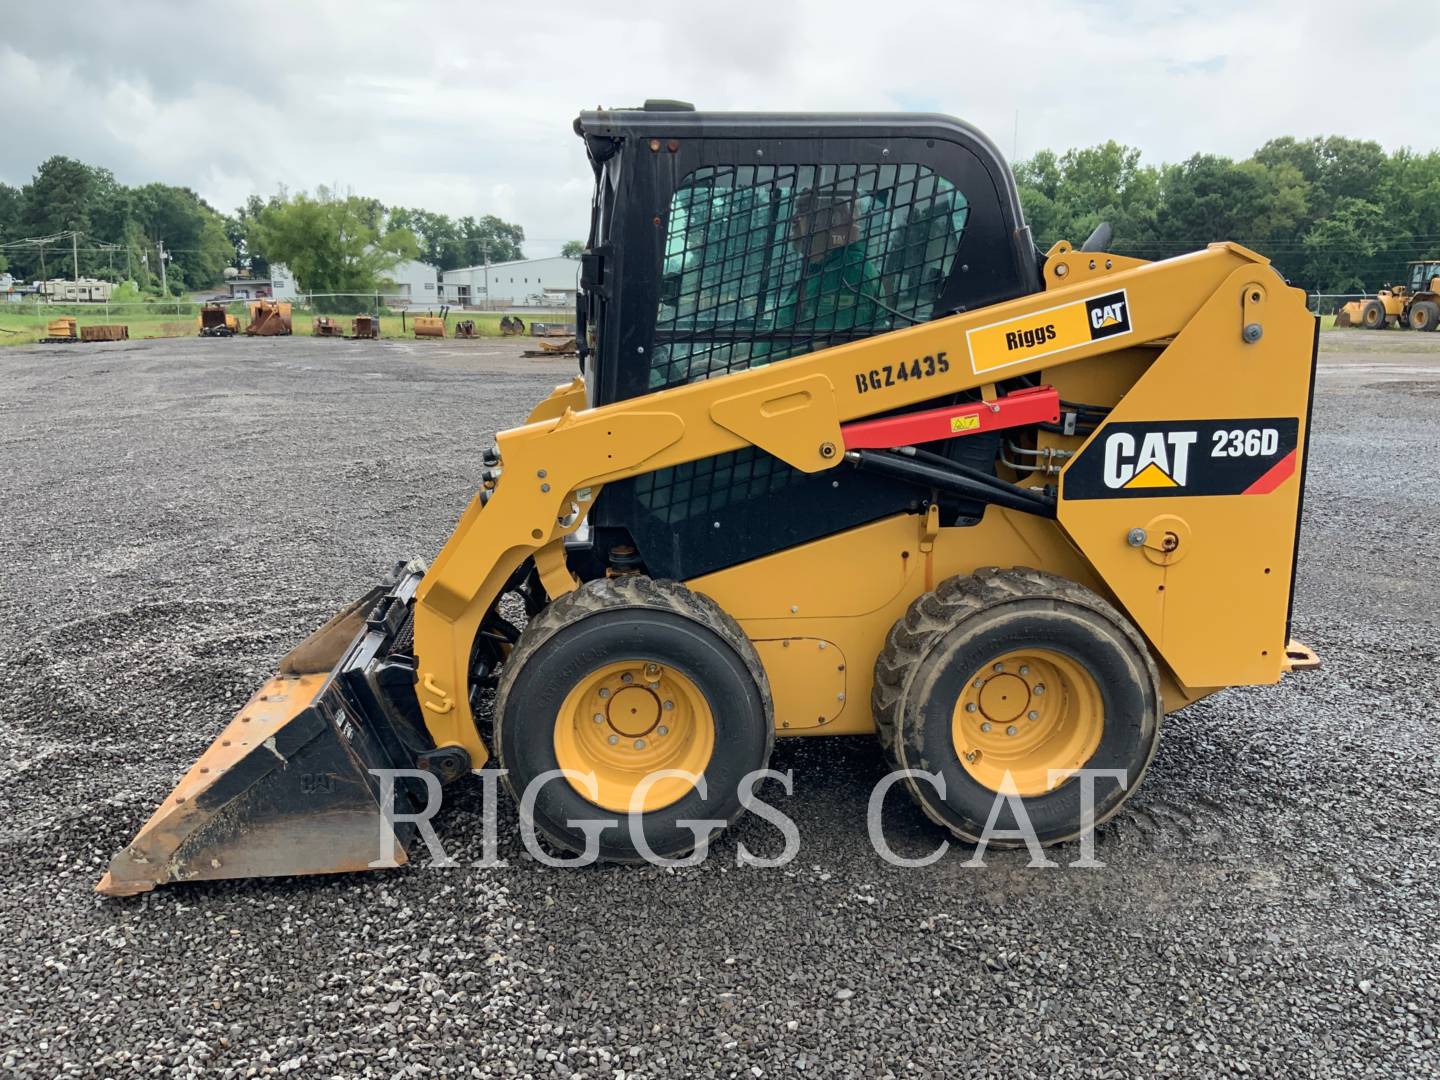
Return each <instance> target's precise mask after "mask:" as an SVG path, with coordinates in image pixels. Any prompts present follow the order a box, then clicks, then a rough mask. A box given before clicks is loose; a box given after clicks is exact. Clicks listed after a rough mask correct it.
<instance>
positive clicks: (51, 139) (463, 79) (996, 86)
mask: <svg viewBox="0 0 1440 1080" xmlns="http://www.w3.org/2000/svg"><path fill="white" fill-rule="evenodd" d="M6 6H7V8H8V10H7V12H6V14H5V18H4V32H3V33H0V88H3V104H0V116H3V121H0V130H3V131H4V137H3V138H0V180H5V181H8V182H9V183H12V184H19V183H23V182H25V181H26V180H28V179H29V177H30V175H31V173H32V172H33V170H34V167H35V165H36V164H37V163H38V162H39V161H41V160H43V159H44V158H46V157H48V156H49V155H51V154H69V155H71V156H73V157H78V158H81V159H82V160H84V161H87V162H90V163H93V164H99V165H104V166H107V167H109V168H110V169H112V170H113V171H114V172H115V174H116V176H117V177H118V178H119V179H120V180H122V181H123V182H125V183H131V184H134V183H143V182H146V181H149V180H163V181H166V182H168V183H173V184H183V185H188V186H190V187H193V188H194V189H196V190H197V191H198V192H199V193H200V194H201V195H202V196H203V197H204V198H206V199H207V200H209V201H210V202H211V203H212V204H214V205H215V206H216V207H217V208H220V209H224V210H229V209H231V208H233V207H234V206H236V205H238V204H239V203H240V202H242V201H243V200H244V198H245V197H246V196H247V195H249V194H251V193H260V194H262V195H268V194H269V193H271V192H273V191H275V190H276V189H277V187H279V186H280V185H284V186H285V187H287V188H289V189H291V190H297V189H311V188H314V187H315V186H316V185H319V184H327V185H330V186H332V187H338V188H339V189H341V190H345V189H350V190H353V191H354V192H356V193H357V194H365V195H373V196H375V197H377V198H379V199H381V200H383V201H384V202H386V203H389V204H398V205H407V206H424V207H427V208H430V209H434V210H441V211H444V212H447V213H450V214H453V215H457V216H458V215H463V214H476V215H478V214H483V213H494V214H498V215H500V216H501V217H503V218H506V219H508V220H512V221H517V222H519V223H520V224H521V225H523V226H524V227H525V231H526V234H527V236H529V237H530V238H531V239H530V241H529V242H528V243H527V244H526V253H527V254H528V255H532V256H534V255H546V254H553V253H554V252H555V251H557V250H558V249H559V246H560V244H561V243H562V242H563V241H565V240H567V239H572V238H576V239H578V238H580V237H582V236H583V234H584V232H585V225H586V221H587V219H588V195H589V187H590V177H589V172H588V169H587V166H586V164H585V159H584V154H583V152H582V149H581V144H580V141H579V140H578V139H577V138H575V136H574V135H573V134H572V133H571V130H570V121H571V119H572V118H573V117H574V115H575V113H576V112H577V111H578V110H579V109H580V108H589V107H593V106H596V105H601V104H603V105H606V106H620V105H629V104H638V103H639V102H641V101H642V100H644V99H645V98H646V97H672V98H682V99H685V100H688V101H693V102H695V103H696V104H698V105H700V106H701V107H704V108H752V109H792V110H825V109H838V110H846V111H850V110H889V109H902V110H927V111H928V110H935V111H942V112H948V113H952V114H954V115H957V116H961V117H964V118H965V119H967V120H970V121H971V122H973V123H976V124H978V125H979V126H980V127H981V128H983V129H985V130H987V131H988V132H989V133H990V134H991V136H992V137H993V138H994V140H995V141H996V143H998V144H999V145H1000V147H1001V148H1002V149H1003V150H1004V151H1005V152H1006V153H1007V154H1010V153H1012V151H1015V152H1018V154H1019V155H1020V156H1021V157H1024V156H1027V155H1029V154H1031V153H1033V152H1034V151H1035V150H1037V149H1039V148H1041V147H1052V148H1055V149H1064V148H1066V147H1069V146H1076V145H1086V144H1091V143H1095V142H1099V141H1103V140H1105V139H1107V138H1115V139H1119V140H1121V141H1123V142H1126V143H1130V144H1132V145H1135V146H1139V147H1140V148H1141V149H1142V150H1143V151H1144V153H1145V156H1146V159H1147V160H1149V161H1153V162H1159V161H1164V160H1176V159H1180V158H1184V157H1187V156H1188V155H1190V154H1191V153H1194V152H1196V151H1211V152H1217V153H1224V154H1230V155H1234V156H1240V157H1243V156H1244V155H1246V154H1247V153H1249V152H1250V151H1251V150H1252V149H1254V148H1255V147H1256V146H1258V145H1259V144H1260V143H1262V142H1264V141H1265V140H1266V139H1267V138H1270V137H1272V136H1274V135H1280V134H1287V133H1292V134H1296V135H1310V134H1318V133H1340V134H1345V135H1354V136H1365V137H1369V138H1373V139H1377V140H1379V141H1380V142H1381V143H1382V144H1384V145H1385V146H1386V147H1389V148H1394V147H1398V146H1403V145H1411V146H1415V147H1417V148H1423V149H1431V148H1433V147H1434V146H1435V145H1437V143H1440V129H1437V127H1436V126H1435V124H1434V123H1433V120H1432V118H1430V117H1429V116H1428V115H1426V114H1425V113H1424V112H1423V109H1422V108H1421V107H1418V106H1417V107H1408V108H1407V107H1404V103H1405V102H1410V103H1417V102H1420V101H1424V100H1427V99H1429V98H1433V96H1434V92H1435V90H1436V87H1437V85H1440V84H1437V78H1436V73H1437V71H1440V28H1437V27H1440V22H1437V21H1436V20H1433V19H1432V20H1416V19H1414V18H1413V12H1414V11H1415V10H1416V6H1415V5H1414V4H1413V3H1369V4H1359V5H1357V4H1354V3H1331V2H1328V0H1318V2H1310V3H1295V2H1293V0H1292V2H1288V3H1265V2H1261V0H1249V2H1242V3H1231V2H1229V0H1209V2H1194V3H1188V2H1187V3H1167V2H1163V0H1146V2H1130V0H1120V2H1098V0H1068V2H1060V0H1052V2H1049V3H1030V2H1026V0H1010V2H1008V3H1000V4H997V3H994V2H993V0H992V2H987V3H971V2H967V0H942V2H939V3H936V2H934V0H931V2H929V3H923V4H913V5H912V4H909V3H907V2H904V0H884V2H879V0H863V2H855V0H830V2H828V3H826V2H809V0H806V2H794V3H791V2H787V0H768V2H764V3H752V2H750V0H728V2H726V3H710V4H704V5H699V4H696V5H685V4H681V3H675V2H673V0H670V2H664V3H647V2H637V3H629V4H621V5H615V4H608V3H592V4H572V3H570V2H568V0H541V2H539V3H530V4H522V3H515V2H513V0H512V2H509V3H496V2H494V0H484V2H478V3H477V2H472V3H463V2H462V3H454V2H451V3H445V4H435V5H431V4H428V3H426V4H421V3H414V4H407V3H388V2H380V0H349V2H339V0H315V2H307V0H289V2H285V3H271V2H268V0H262V2H258V3H248V4H241V5H233V6H227V5H199V6H195V5H191V4H181V3H179V2H175V3H158V2H145V0H130V2H128V3H125V4H115V3H98V2H96V3H92V2H89V0H72V2H70V3H61V4H35V3H24V4H22V3H19V2H18V0H17V2H15V3H13V4H7V5H6ZM621 11H623V12H624V14H620V12H621ZM182 12H193V13H194V14H182ZM1362 12H1363V16H1362V15H1361V13H1362ZM1427 23H1428V24H1427ZM1397 103H1399V105H1400V107H1397ZM1017 118H1018V124H1017Z"/></svg>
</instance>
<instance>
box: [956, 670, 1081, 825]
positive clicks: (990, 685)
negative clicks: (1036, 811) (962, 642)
mask: <svg viewBox="0 0 1440 1080" xmlns="http://www.w3.org/2000/svg"><path fill="white" fill-rule="evenodd" d="M1104 730H1105V707H1104V699H1103V698H1102V697H1101V696H1100V687H1099V686H1098V685H1097V684H1096V682H1095V680H1094V678H1092V677H1091V675H1090V673H1089V672H1088V671H1086V670H1085V668H1084V667H1083V666H1082V665H1081V664H1079V663H1078V662H1076V661H1075V660H1072V659H1071V658H1070V657H1068V656H1065V655H1063V654H1061V653H1058V652H1052V651H1051V650H1049V649H1026V650H1023V651H1019V652H1012V653H1006V654H1005V655H1004V656H998V657H996V658H995V659H994V660H992V661H990V662H989V663H987V664H986V665H985V666H984V667H983V668H981V669H980V670H979V671H976V672H974V673H973V674H971V676H970V678H969V679H968V680H967V681H966V683H965V689H964V690H962V691H961V693H960V699H959V700H958V701H957V702H956V703H955V713H954V716H953V717H952V719H951V721H950V734H951V739H952V740H953V741H954V744H955V753H956V754H957V755H958V756H959V758H960V764H961V765H963V766H964V767H965V771H966V772H968V773H969V774H970V775H971V776H972V777H973V778H974V779H975V780H976V782H978V783H980V784H982V785H984V786H985V787H987V788H989V789H990V790H991V791H1001V790H1006V791H1010V792H1012V793H1014V794H1016V795H1021V796H1031V795H1043V794H1045V793H1046V792H1047V791H1050V790H1051V789H1052V788H1053V787H1055V786H1058V785H1059V783H1060V782H1061V780H1062V779H1063V777H1056V778H1055V781H1054V783H1051V780H1050V772H1051V770H1054V769H1058V770H1063V771H1065V772H1069V771H1072V770H1075V769H1079V768H1080V767H1081V766H1082V765H1084V764H1085V762H1087V761H1089V760H1090V756H1091V755H1092V754H1094V753H1095V748H1096V747H1098V746H1099V745H1100V736H1101V734H1102V733H1103V732H1104ZM1007 772H1008V773H1009V774H1010V782H1009V784H1006V783H1005V774H1006V773H1007Z"/></svg>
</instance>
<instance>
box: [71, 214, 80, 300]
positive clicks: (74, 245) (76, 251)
mask: <svg viewBox="0 0 1440 1080" xmlns="http://www.w3.org/2000/svg"><path fill="white" fill-rule="evenodd" d="M70 260H71V262H72V264H73V265H72V266H71V267H70V274H71V277H73V278H74V280H75V284H77V285H78V284H80V234H79V233H78V232H76V231H75V230H74V229H71V230H70ZM77 295H78V294H77Z"/></svg>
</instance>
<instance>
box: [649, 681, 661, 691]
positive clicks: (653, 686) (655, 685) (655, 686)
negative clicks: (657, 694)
mask: <svg viewBox="0 0 1440 1080" xmlns="http://www.w3.org/2000/svg"><path fill="white" fill-rule="evenodd" d="M650 689H651V690H659V689H660V684H659V683H658V682H652V683H651V684H650Z"/></svg>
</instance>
